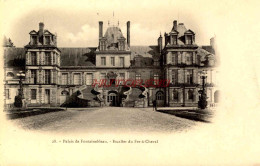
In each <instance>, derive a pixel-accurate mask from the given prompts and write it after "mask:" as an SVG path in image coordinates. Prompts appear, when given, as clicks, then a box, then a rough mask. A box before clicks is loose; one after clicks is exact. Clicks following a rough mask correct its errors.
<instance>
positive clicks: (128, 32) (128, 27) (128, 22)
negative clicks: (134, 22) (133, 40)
mask: <svg viewBox="0 0 260 166" xmlns="http://www.w3.org/2000/svg"><path fill="white" fill-rule="evenodd" d="M126 25H127V39H126V40H127V45H128V47H130V21H127V23H126Z"/></svg>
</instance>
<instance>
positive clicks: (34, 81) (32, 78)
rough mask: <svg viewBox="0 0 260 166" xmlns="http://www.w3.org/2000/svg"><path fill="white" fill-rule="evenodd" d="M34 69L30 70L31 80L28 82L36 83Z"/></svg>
mask: <svg viewBox="0 0 260 166" xmlns="http://www.w3.org/2000/svg"><path fill="white" fill-rule="evenodd" d="M36 78H37V77H36V70H31V81H30V83H32V84H36Z"/></svg>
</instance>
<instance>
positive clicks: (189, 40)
mask: <svg viewBox="0 0 260 166" xmlns="http://www.w3.org/2000/svg"><path fill="white" fill-rule="evenodd" d="M186 44H192V35H187V36H186Z"/></svg>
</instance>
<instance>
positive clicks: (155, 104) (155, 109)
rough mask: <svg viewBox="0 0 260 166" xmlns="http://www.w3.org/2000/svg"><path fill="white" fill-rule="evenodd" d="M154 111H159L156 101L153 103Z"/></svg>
mask: <svg viewBox="0 0 260 166" xmlns="http://www.w3.org/2000/svg"><path fill="white" fill-rule="evenodd" d="M153 110H154V111H157V102H156V100H154V101H153Z"/></svg>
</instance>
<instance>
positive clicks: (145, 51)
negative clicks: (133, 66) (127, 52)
mask: <svg viewBox="0 0 260 166" xmlns="http://www.w3.org/2000/svg"><path fill="white" fill-rule="evenodd" d="M130 49H131V60H132V59H134V58H135V57H137V56H139V57H140V56H142V57H149V58H152V59H156V58H159V56H160V53H159V48H158V46H154V45H153V46H131V47H130Z"/></svg>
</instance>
